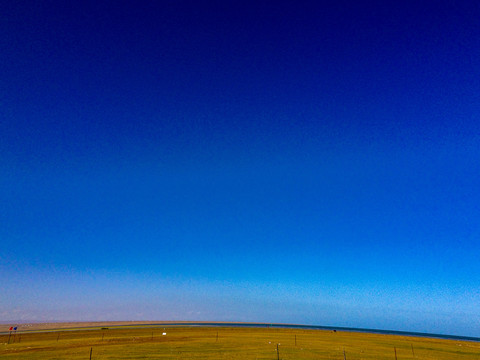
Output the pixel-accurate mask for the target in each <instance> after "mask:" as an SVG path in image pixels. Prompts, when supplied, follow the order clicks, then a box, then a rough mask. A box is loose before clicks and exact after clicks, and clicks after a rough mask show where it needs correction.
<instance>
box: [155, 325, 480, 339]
mask: <svg viewBox="0 0 480 360" xmlns="http://www.w3.org/2000/svg"><path fill="white" fill-rule="evenodd" d="M149 325H156V326H165V327H167V326H219V327H261V328H288V329H302V330H331V331H349V332H363V333H375V334H384V335H402V336H417V337H428V338H439V339H448V340H463V341H478V342H480V337H472V336H460V335H446V334H429V333H421V332H410V331H397V330H380V329H363V328H350V327H336V326H320V325H295V324H265V323H223V322H222V323H215V322H211V323H207V322H198V323H196V322H186V323H159V324H149Z"/></svg>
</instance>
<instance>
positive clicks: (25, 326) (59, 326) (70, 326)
mask: <svg viewBox="0 0 480 360" xmlns="http://www.w3.org/2000/svg"><path fill="white" fill-rule="evenodd" d="M162 325H165V326H208V327H211V326H218V327H263V328H265V327H266V328H268V327H272V328H290V329H304V330H327V331H345V332H362V333H374V334H383V335H399V336H413V337H423V338H438V339H446V340H462V341H475V342H480V337H473V336H461V335H447V334H431V333H421V332H410V331H399V330H381V329H366V328H350V327H342V326H338V327H336V326H321V325H302V324H282V323H253V322H227V321H213V322H212V321H174V320H172V321H78V322H77V321H71V322H64V321H59V322H25V323H20V322H18V323H15V322H9V323H7V322H2V324H1V325H0V329H1V331H0V334H8V332H9V331H8V328H9V327H10V326H18V332H19V333H21V332H31V331H32V332H43V331H67V330H68V331H73V330H76V329H78V330H80V329H83V330H84V329H88V328H93V329H96V328H99V327H125V326H135V327H137V326H138V327H149V326H154V327H159V326H162Z"/></svg>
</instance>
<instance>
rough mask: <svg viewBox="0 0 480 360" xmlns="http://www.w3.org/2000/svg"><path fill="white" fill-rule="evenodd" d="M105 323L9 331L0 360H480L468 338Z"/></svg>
mask: <svg viewBox="0 0 480 360" xmlns="http://www.w3.org/2000/svg"><path fill="white" fill-rule="evenodd" d="M91 325H96V324H91ZM108 325H109V324H103V326H92V327H88V328H80V327H77V328H72V329H65V328H60V327H59V329H58V330H54V329H51V330H30V331H26V332H19V333H17V334H16V335H15V342H13V335H12V336H11V337H10V344H8V334H7V335H1V336H0V345H1V347H0V358H1V359H22V360H29V359H42V360H54V359H55V360H60V359H72V360H73V359H75V360H76V359H90V351H91V352H92V355H91V359H92V360H101V359H205V360H207V359H208V360H210V359H211V360H217V359H252V360H255V359H259V360H260V359H262V360H263V359H269V360H276V359H277V358H279V359H283V360H294V359H295V360H303V359H305V360H307V359H308V360H310V359H312V360H313V359H339V360H342V359H343V358H344V350H345V357H346V359H348V360H354V359H355V360H360V359H391V360H394V359H395V358H397V360H401V359H422V360H434V359H435V360H442V359H445V360H452V359H480V343H478V342H470V341H458V340H443V339H432V338H422V337H408V336H399V335H382V334H370V333H356V332H343V331H337V332H333V331H327V330H303V329H287V328H248V327H241V328H237V327H203V326H170V327H169V326H168V324H165V325H156V326H149V325H140V324H137V325H129V326H118V325H117V326H113V327H108ZM57 326H58V324H57ZM70 326H73V324H70ZM163 332H165V333H166V335H162V333H163ZM217 334H218V335H217ZM277 344H279V345H278V349H279V352H278V354H277Z"/></svg>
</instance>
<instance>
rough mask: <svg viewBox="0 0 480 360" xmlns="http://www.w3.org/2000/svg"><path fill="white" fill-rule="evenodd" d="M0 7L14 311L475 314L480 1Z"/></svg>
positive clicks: (72, 316) (442, 329) (465, 317)
mask: <svg viewBox="0 0 480 360" xmlns="http://www.w3.org/2000/svg"><path fill="white" fill-rule="evenodd" d="M0 10H1V11H0V13H1V14H2V15H1V17H0V24H1V27H0V53H1V54H2V55H1V57H0V65H1V66H0V78H1V81H0V96H1V98H0V118H1V121H0V134H1V136H0V163H1V167H0V171H1V174H0V175H1V176H0V196H1V203H2V207H1V211H0V224H1V226H0V238H1V240H2V241H1V243H2V247H1V250H0V284H1V285H0V292H1V295H0V320H3V321H22V320H23V321H31V320H38V321H50V320H211V321H214V320H233V321H237V320H238V321H260V322H290V323H304V324H318V325H332V326H352V327H370V328H381V329H394V330H407V331H424V332H436V333H448V334H460V335H470V336H480V325H479V324H480V310H479V308H478V306H477V305H478V303H480V290H479V289H480V280H479V279H480V276H479V275H480V263H479V261H478V254H479V253H480V242H479V239H480V228H479V219H480V207H479V204H480V192H479V190H478V184H479V183H480V161H479V160H480V156H479V155H480V136H479V134H480V122H479V121H478V119H479V118H480V117H479V115H480V105H479V104H480V99H479V96H478V94H480V83H479V80H478V79H480V70H479V69H480V61H479V59H480V28H479V27H478V21H477V20H478V17H479V15H480V8H479V6H478V5H472V4H471V3H469V2H464V3H462V2H457V3H455V4H453V2H452V3H450V2H442V3H439V4H435V5H433V4H423V5H422V4H417V3H415V2H401V3H388V4H387V3H385V2H365V3H364V4H358V2H353V1H352V2H348V1H345V2H331V3H323V4H317V5H312V4H311V3H309V2H295V3H293V2H290V3H289V2H275V4H273V3H268V2H223V3H220V2H189V1H161V2H158V3H157V4H155V5H152V4H149V3H147V4H143V3H142V4H138V3H135V4H133V3H131V4H128V3H122V4H113V3H107V2H101V1H97V2H92V3H90V2H81V4H65V3H60V2H55V1H50V2H40V3H35V2H22V1H19V2H10V3H6V4H5V3H4V4H2V5H1V8H0Z"/></svg>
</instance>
